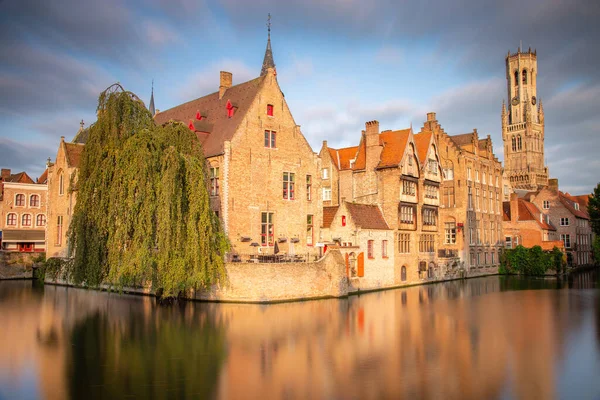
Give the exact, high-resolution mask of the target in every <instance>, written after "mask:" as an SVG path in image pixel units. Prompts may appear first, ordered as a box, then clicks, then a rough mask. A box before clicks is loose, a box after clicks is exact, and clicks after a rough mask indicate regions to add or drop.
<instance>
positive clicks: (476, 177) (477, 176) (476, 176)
mask: <svg viewBox="0 0 600 400" xmlns="http://www.w3.org/2000/svg"><path fill="white" fill-rule="evenodd" d="M475 182H479V170H478V169H476V170H475Z"/></svg>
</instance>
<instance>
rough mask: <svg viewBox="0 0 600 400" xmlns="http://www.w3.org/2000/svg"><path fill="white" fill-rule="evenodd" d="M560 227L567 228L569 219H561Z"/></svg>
mask: <svg viewBox="0 0 600 400" xmlns="http://www.w3.org/2000/svg"><path fill="white" fill-rule="evenodd" d="M560 226H569V218H565V217H563V218H561V219H560Z"/></svg>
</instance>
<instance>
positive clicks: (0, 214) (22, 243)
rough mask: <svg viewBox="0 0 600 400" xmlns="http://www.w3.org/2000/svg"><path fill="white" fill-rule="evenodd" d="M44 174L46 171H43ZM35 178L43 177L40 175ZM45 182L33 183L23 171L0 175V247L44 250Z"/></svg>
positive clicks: (8, 170)
mask: <svg viewBox="0 0 600 400" xmlns="http://www.w3.org/2000/svg"><path fill="white" fill-rule="evenodd" d="M44 174H45V173H44ZM40 178H41V179H38V181H40V180H41V181H43V180H44V178H43V176H42V177H40ZM47 189H48V188H47V186H46V184H43V183H36V182H34V181H33V179H31V178H30V177H29V175H27V173H25V172H20V173H18V174H11V171H10V169H4V168H3V169H2V171H1V175H0V250H2V251H18V252H41V251H44V250H45V246H44V237H45V229H46V204H47Z"/></svg>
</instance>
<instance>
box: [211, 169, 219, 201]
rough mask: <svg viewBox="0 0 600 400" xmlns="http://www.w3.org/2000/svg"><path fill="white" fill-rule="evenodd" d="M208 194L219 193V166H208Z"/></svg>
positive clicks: (216, 194) (214, 194) (215, 194)
mask: <svg viewBox="0 0 600 400" xmlns="http://www.w3.org/2000/svg"><path fill="white" fill-rule="evenodd" d="M210 195H211V196H218V195H219V167H211V168H210Z"/></svg>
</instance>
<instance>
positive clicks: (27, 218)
mask: <svg viewBox="0 0 600 400" xmlns="http://www.w3.org/2000/svg"><path fill="white" fill-rule="evenodd" d="M21 225H22V226H31V214H23V216H22V217H21Z"/></svg>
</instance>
